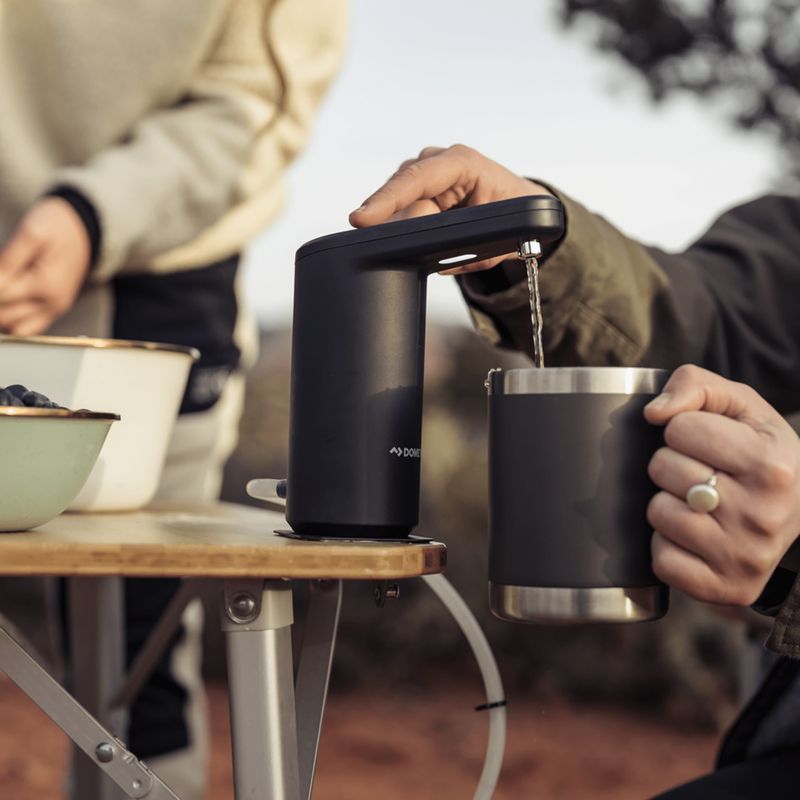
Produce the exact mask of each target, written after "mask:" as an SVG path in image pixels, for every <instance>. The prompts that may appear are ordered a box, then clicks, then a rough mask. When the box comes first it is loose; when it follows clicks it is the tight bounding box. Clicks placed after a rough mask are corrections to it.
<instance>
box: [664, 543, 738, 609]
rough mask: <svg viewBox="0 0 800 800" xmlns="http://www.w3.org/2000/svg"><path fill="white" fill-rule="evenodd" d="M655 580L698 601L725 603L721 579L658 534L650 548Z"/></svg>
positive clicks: (702, 563)
mask: <svg viewBox="0 0 800 800" xmlns="http://www.w3.org/2000/svg"><path fill="white" fill-rule="evenodd" d="M650 550H651V553H652V557H653V572H654V573H655V575H656V577H657V578H658V579H659V580H661V581H663V582H664V583H666V584H667V585H669V586H672V587H673V588H674V589H678V590H679V591H681V592H685V593H686V594H688V595H689V596H690V597H694V598H695V600H701V601H703V602H706V603H725V602H727V600H726V592H725V589H724V586H723V583H722V580H721V579H720V576H719V575H717V574H716V573H715V572H714V570H712V569H711V567H710V566H709V565H708V564H707V563H706V562H705V561H703V559H701V558H699V557H698V556H696V555H694V553H690V552H689V551H688V550H684V549H683V548H682V547H680V546H679V545H676V544H675V543H674V542H672V541H670V540H669V539H667V538H665V537H664V536H662V535H661V533H659V531H655V532H654V533H653V539H652V542H651V545H650Z"/></svg>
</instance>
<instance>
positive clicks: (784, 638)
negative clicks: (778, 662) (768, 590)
mask: <svg viewBox="0 0 800 800" xmlns="http://www.w3.org/2000/svg"><path fill="white" fill-rule="evenodd" d="M767 648H768V649H770V650H772V651H773V652H775V653H778V654H779V655H782V656H786V657H787V658H795V659H800V577H798V578H796V579H795V581H794V585H793V586H792V589H791V591H790V592H789V595H788V596H787V598H786V600H785V601H784V603H783V605H782V606H781V609H780V611H778V614H777V616H776V617H775V624H774V626H773V628H772V632H771V633H770V635H769V638H768V639H767Z"/></svg>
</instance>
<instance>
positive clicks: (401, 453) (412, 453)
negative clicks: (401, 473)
mask: <svg viewBox="0 0 800 800" xmlns="http://www.w3.org/2000/svg"><path fill="white" fill-rule="evenodd" d="M421 451H422V448H420V447H392V448H390V450H389V452H390V453H391V454H392V455H393V456H397V457H398V458H419V457H420V452H421Z"/></svg>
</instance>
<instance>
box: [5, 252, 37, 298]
mask: <svg viewBox="0 0 800 800" xmlns="http://www.w3.org/2000/svg"><path fill="white" fill-rule="evenodd" d="M35 267H36V264H35V262H34V263H32V264H30V265H29V266H28V268H27V269H25V270H23V271H22V272H20V273H18V274H16V275H15V276H14V277H13V278H12V279H11V281H10V282H8V283H6V284H5V285H4V286H3V285H0V307H4V306H10V305H16V304H18V303H24V302H27V301H33V300H38V299H39V297H38V287H39V284H38V281H37V280H36V273H35Z"/></svg>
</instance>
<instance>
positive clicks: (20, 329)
mask: <svg viewBox="0 0 800 800" xmlns="http://www.w3.org/2000/svg"><path fill="white" fill-rule="evenodd" d="M53 321H54V317H53V315H52V314H51V313H49V312H47V311H41V312H35V313H33V314H31V315H30V316H28V317H25V319H22V320H20V321H19V322H18V323H17V324H16V325H14V327H13V328H12V329H11V330H10V331H9V333H10V334H11V335H12V336H38V335H39V334H40V333H46V332H47V330H48V329H49V328H50V326H51V325H52V324H53Z"/></svg>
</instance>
